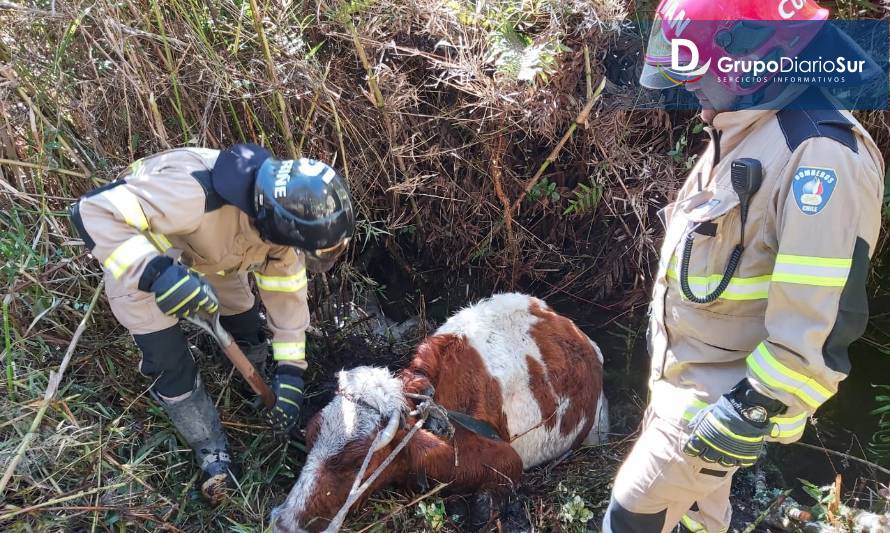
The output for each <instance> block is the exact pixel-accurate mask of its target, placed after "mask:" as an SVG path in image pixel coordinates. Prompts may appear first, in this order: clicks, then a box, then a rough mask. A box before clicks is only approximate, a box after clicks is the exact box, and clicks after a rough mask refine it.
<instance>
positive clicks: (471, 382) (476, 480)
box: [272, 293, 608, 532]
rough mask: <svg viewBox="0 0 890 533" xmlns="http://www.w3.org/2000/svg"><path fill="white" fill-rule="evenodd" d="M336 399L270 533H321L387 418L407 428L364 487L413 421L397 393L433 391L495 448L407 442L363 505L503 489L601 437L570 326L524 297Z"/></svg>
mask: <svg viewBox="0 0 890 533" xmlns="http://www.w3.org/2000/svg"><path fill="white" fill-rule="evenodd" d="M338 378H339V390H338V394H337V396H335V397H334V399H333V400H332V401H331V402H330V403H329V404H328V405H327V406H326V407H325V408H324V409H322V410H321V411H320V412H319V413H318V414H316V415H315V417H314V418H313V419H312V420H311V421H310V422H309V425H308V427H307V444H308V446H310V447H311V449H310V451H309V456H308V457H307V459H306V464H305V466H304V467H303V471H302V473H301V474H300V478H299V479H298V480H297V482H296V484H295V485H294V486H293V488H292V489H291V491H290V494H289V495H288V497H287V500H286V501H285V502H284V503H283V504H282V505H281V506H279V507H277V508H276V509H275V510H274V511H273V512H272V526H273V531H275V532H295V531H302V530H304V529H305V530H311V531H318V530H321V529H324V528H325V527H326V526H327V525H328V522H329V520H330V519H331V518H332V517H333V516H334V515H335V514H336V513H337V511H338V510H339V509H340V507H341V506H342V505H343V503H344V502H345V501H346V498H347V494H348V492H349V489H350V487H351V485H352V483H353V480H354V478H355V476H356V475H357V473H358V471H359V468H360V467H361V464H362V461H363V460H364V458H365V455H366V454H367V452H368V450H369V448H370V446H371V443H372V441H373V440H374V438H375V437H376V436H377V434H378V433H379V432H381V431H383V428H385V427H395V426H390V425H389V424H388V422H390V421H391V420H394V419H393V418H392V417H406V416H407V417H408V419H407V422H408V423H407V424H406V425H403V426H401V427H400V428H399V429H398V430H397V431H396V432H395V435H394V436H393V438H392V439H391V440H390V442H389V443H388V444H386V445H385V446H383V447H381V448H379V450H378V451H377V452H375V453H374V455H373V457H372V459H371V462H370V465H369V467H368V469H367V472H366V474H365V477H366V478H367V476H368V475H370V473H371V472H373V471H374V470H375V469H376V468H377V466H378V465H380V464H381V463H382V462H383V460H384V459H385V458H386V457H387V456H388V455H389V453H390V451H392V449H393V448H394V447H395V446H396V445H397V444H398V443H399V442H401V440H402V437H404V435H405V434H406V432H407V429H406V428H407V427H410V426H411V425H412V424H413V423H414V422H415V420H414V419H412V417H411V416H410V415H407V413H408V412H409V411H410V409H412V408H413V407H414V400H411V399H410V398H408V397H406V393H415V394H423V393H425V392H427V391H430V390H435V396H434V398H435V401H436V402H437V403H438V404H440V405H441V406H443V407H445V408H447V409H450V410H453V411H459V412H461V413H465V414H468V415H470V416H472V417H474V418H476V419H477V420H480V421H483V422H485V423H487V424H489V425H490V426H492V427H493V428H494V429H495V430H496V431H497V433H498V435H499V436H500V439H501V440H495V439H490V438H485V437H482V436H480V435H479V434H477V433H474V432H471V431H469V430H467V429H465V428H464V427H462V426H460V425H456V424H455V426H454V427H455V433H454V436H453V438H452V439H450V440H449V439H448V438H447V437H446V436H442V435H439V434H437V433H435V432H433V431H428V430H426V429H422V430H420V431H418V432H417V433H416V434H415V436H414V437H413V439H412V440H411V441H410V442H409V443H408V445H407V446H406V447H405V449H403V450H402V451H401V452H400V453H399V454H398V455H397V456H396V457H395V460H394V461H393V462H392V463H391V464H390V465H389V466H388V467H387V468H386V470H385V471H384V472H383V473H382V474H381V475H380V477H379V478H378V479H377V480H376V481H375V482H374V483H373V485H371V487H370V490H368V491H367V492H366V493H365V494H364V496H368V495H370V494H371V493H372V492H373V491H375V490H377V489H380V488H382V487H385V486H390V485H395V486H398V487H403V488H417V487H418V483H419V481H418V480H421V482H423V481H424V480H429V481H431V482H448V483H451V485H450V486H449V490H451V491H455V492H475V491H479V490H492V489H493V490H498V489H499V488H504V487H506V488H509V487H511V486H513V485H515V484H516V483H517V482H518V481H519V477H520V475H521V473H522V470H523V469H525V468H530V467H533V466H535V465H538V464H541V463H543V462H545V461H549V460H552V459H554V458H557V457H559V456H560V455H562V454H563V453H565V452H566V451H568V450H569V449H571V448H573V447H576V446H579V445H580V444H582V443H591V444H593V443H599V442H602V441H603V440H604V439H605V433H606V431H607V426H608V415H607V408H606V400H605V397H604V396H603V394H602V354H601V353H600V351H599V348H598V347H597V346H596V344H595V343H593V341H591V340H590V339H589V338H588V337H587V336H586V335H584V334H583V333H582V332H581V331H580V330H579V329H578V328H577V327H576V326H575V324H574V323H572V321H571V320H569V319H567V318H565V317H563V316H560V315H558V314H556V313H555V312H553V311H551V310H550V309H549V308H548V307H547V305H546V304H545V303H544V302H543V301H541V300H539V299H536V298H533V297H531V296H527V295H524V294H515V293H512V294H498V295H495V296H493V297H491V298H489V299H486V300H483V301H481V302H479V303H477V304H475V305H473V306H471V307H468V308H466V309H463V310H462V311H460V312H458V313H457V314H456V315H454V316H452V317H451V318H450V319H448V321H446V322H445V324H443V325H442V327H440V328H439V329H438V331H436V333H435V334H434V335H432V336H431V337H428V338H427V339H425V340H424V342H423V343H422V344H421V345H420V347H419V348H418V349H417V352H416V355H415V357H414V359H413V361H412V362H411V364H410V365H409V366H408V367H407V368H405V369H404V370H402V371H401V372H399V373H398V375H396V376H393V375H392V374H391V373H390V372H389V371H388V370H386V369H384V368H373V367H358V368H353V369H351V370H344V371H341V372H340V373H339V374H338Z"/></svg>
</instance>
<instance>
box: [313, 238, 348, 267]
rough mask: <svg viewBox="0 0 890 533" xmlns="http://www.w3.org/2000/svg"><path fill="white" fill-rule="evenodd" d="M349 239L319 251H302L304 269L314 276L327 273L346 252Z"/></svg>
mask: <svg viewBox="0 0 890 533" xmlns="http://www.w3.org/2000/svg"><path fill="white" fill-rule="evenodd" d="M348 244H349V239H348V238H347V239H343V240H342V241H340V242H338V243H337V244H335V245H334V246H331V247H330V248H321V249H319V250H304V252H303V253H304V254H305V256H306V268H307V269H309V271H310V272H312V273H314V274H320V273H322V272H327V271H328V270H330V269H331V267H332V266H334V263H335V262H336V261H337V259H338V258H339V257H340V256H341V255H343V252H345V251H346V246H347V245H348Z"/></svg>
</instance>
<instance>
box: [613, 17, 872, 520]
mask: <svg viewBox="0 0 890 533" xmlns="http://www.w3.org/2000/svg"><path fill="white" fill-rule="evenodd" d="M783 10H784V11H783ZM827 15H828V13H827V11H826V10H824V9H822V8H820V7H819V6H818V5H816V4H815V3H814V2H813V1H811V0H807V1H804V0H801V1H799V2H797V1H795V2H788V1H786V0H770V1H764V2H748V1H727V2H713V1H712V0H664V1H663V2H662V3H661V5H660V6H659V8H658V17H657V18H656V21H655V25H654V27H653V29H652V37H650V41H649V48H648V50H647V54H646V63H647V65H646V67H645V68H644V70H643V74H642V79H641V81H642V83H643V85H645V86H647V87H650V88H664V87H666V86H671V85H675V84H677V83H679V82H683V83H685V86H686V87H685V88H686V89H687V90H689V91H692V92H693V93H694V94H695V95H696V96H697V97H698V100H699V102H700V103H701V105H702V107H703V111H702V118H703V120H704V121H705V122H706V123H708V124H709V127H708V132H709V134H710V137H711V142H710V144H709V146H708V147H707V149H706V150H705V152H704V154H703V155H702V156H701V158H700V159H699V161H698V162H697V164H696V165H695V166H694V168H693V169H692V172H691V173H690V175H689V177H688V178H687V180H686V182H685V184H684V185H683V187H682V188H681V190H680V192H679V194H678V197H677V199H676V201H675V202H673V203H671V204H670V205H668V206H667V208H666V209H665V213H664V214H665V222H666V235H665V239H664V243H663V245H662V247H661V259H660V263H659V267H658V274H657V277H656V279H655V287H654V291H653V299H652V304H651V308H650V311H651V318H650V326H649V337H650V338H649V342H650V346H649V349H650V353H651V357H652V368H651V376H650V389H651V399H650V404H649V408H648V409H647V412H646V415H645V419H644V427H643V431H642V434H641V435H640V438H639V440H638V441H637V443H636V445H635V446H634V448H633V450H632V451H631V453H630V455H629V456H628V458H627V459H626V461H625V462H624V464H623V465H622V467H621V470H620V471H619V473H618V476H617V479H616V481H615V484H614V488H613V492H612V500H611V503H610V505H609V508H608V510H607V511H606V516H605V520H604V523H603V529H604V531H606V532H610V533H658V532H667V531H672V530H674V529H675V528H677V527H678V524H681V526H680V527H681V529H682V528H686V529H688V530H690V531H694V532H705V531H709V532H712V533H714V532H719V531H726V529H727V528H728V526H729V521H730V516H731V509H730V504H729V491H730V484H731V481H732V476H733V474H734V472H735V471H736V470H737V469H738V468H739V467H747V466H751V465H752V464H754V462H755V461H756V460H757V458H758V457H759V456H760V454H761V452H762V451H763V447H764V441H775V442H780V443H789V442H793V441H795V440H797V439H799V438H800V436H801V435H802V434H803V431H804V427H805V425H806V422H807V419H808V417H810V416H811V415H813V413H814V412H815V411H816V409H818V408H819V406H820V405H822V403H824V402H825V401H826V400H828V399H829V398H830V397H831V396H832V395H833V394H834V393H835V392H836V391H837V387H838V383H839V382H840V381H841V380H843V379H844V378H845V377H846V375H847V374H848V373H849V371H850V361H849V358H848V353H847V349H848V347H849V345H850V343H851V342H852V341H853V340H855V339H856V338H858V337H859V336H860V335H861V334H862V333H863V331H864V329H865V326H866V321H867V317H868V308H867V302H866V288H865V283H866V276H867V273H868V270H869V259H870V256H871V254H872V252H873V250H874V247H875V243H876V241H877V237H878V231H879V227H880V209H881V199H882V195H883V183H882V182H883V176H884V163H883V160H882V158H881V156H880V154H879V152H878V149H877V147H876V146H875V143H874V142H873V141H872V139H871V137H870V136H869V135H868V133H867V132H866V131H865V130H864V129H863V128H862V126H861V125H860V124H859V123H858V122H857V121H856V119H854V118H853V116H852V115H851V114H850V113H849V112H847V111H839V110H837V109H836V108H835V107H834V105H833V104H832V101H833V100H832V99H831V97H829V96H828V95H827V94H825V93H823V92H822V90H821V89H819V88H814V87H810V88H802V87H787V86H786V87H779V86H778V85H777V84H776V83H774V82H769V81H763V80H757V81H755V82H753V83H742V84H737V83H736V82H735V81H736V80H733V79H732V78H726V77H724V78H720V77H718V76H716V75H715V74H714V73H713V71H707V72H705V73H704V74H703V76H702V75H701V73H698V78H694V79H690V78H684V77H683V74H684V73H683V72H677V71H676V70H674V71H672V70H671V67H670V65H671V64H672V63H671V46H670V44H669V43H670V40H671V39H673V38H677V36H678V32H679V31H685V33H684V35H683V37H684V38H687V39H688V40H690V41H693V42H694V43H695V44H696V45H697V50H698V52H699V53H700V54H701V59H700V62H701V63H705V62H706V61H707V60H708V59H712V58H716V57H717V56H718V55H721V54H722V55H733V53H735V54H759V55H760V57H766V56H767V55H768V54H771V53H779V54H781V55H782V56H789V57H794V56H796V55H797V53H798V52H801V50H802V49H803V47H804V46H805V45H807V41H808V40H809V41H812V44H815V41H814V40H813V39H816V38H815V37H813V36H814V35H815V31H811V30H812V26H808V25H802V26H801V25H797V26H795V25H794V24H793V23H794V22H799V21H815V22H818V23H820V24H822V27H825V28H827V26H826V25H825V24H824V23H822V21H824V20H825V19H826V18H827ZM779 19H783V20H790V21H791V23H789V25H787V26H785V25H779V24H776V25H774V26H772V27H771V31H758V30H763V26H762V25H758V24H757V23H755V22H751V21H770V20H779ZM739 20H745V21H746V22H745V23H742V24H739V23H738V21H739ZM697 21H711V22H708V23H707V24H711V26H710V28H711V31H710V32H706V31H703V30H702V26H696V23H697ZM840 45H841V42H840V40H839V41H838V42H837V43H832V46H840ZM848 57H849V56H848ZM714 64H716V59H715V60H714V61H712V66H713V65H714ZM712 68H713V67H712ZM751 104H755V106H754V107H751ZM765 104H772V105H765ZM746 106H747V108H745V107H746Z"/></svg>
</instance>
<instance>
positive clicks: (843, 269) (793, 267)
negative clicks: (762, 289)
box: [773, 254, 853, 287]
mask: <svg viewBox="0 0 890 533" xmlns="http://www.w3.org/2000/svg"><path fill="white" fill-rule="evenodd" d="M852 265H853V260H852V259H849V258H841V257H815V256H807V255H789V254H779V255H777V256H776V265H775V267H774V269H773V281H775V282H778V283H796V284H798V285H815V286H817V287H843V286H844V285H845V284H846V283H847V277H848V276H849V275H850V267H851V266H852Z"/></svg>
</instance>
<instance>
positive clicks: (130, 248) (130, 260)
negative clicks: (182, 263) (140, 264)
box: [102, 235, 158, 279]
mask: <svg viewBox="0 0 890 533" xmlns="http://www.w3.org/2000/svg"><path fill="white" fill-rule="evenodd" d="M157 252H158V251H157V249H156V248H155V247H154V246H153V245H152V244H151V243H150V242H149V241H148V239H146V238H145V236H144V235H134V236H132V237H130V238H129V239H127V240H126V241H124V243H123V244H121V245H120V246H118V247H117V248H115V249H114V251H113V252H111V255H109V256H108V258H107V259H105V261H103V262H102V265H103V266H105V268H106V269H107V270H108V271H109V272H110V273H111V275H112V276H114V279H119V278H120V277H121V276H122V275H123V274H124V272H126V271H127V269H128V268H130V267H131V266H133V264H134V263H136V262H137V261H139V260H140V259H142V258H143V257H145V256H146V255H149V254H155V253H157Z"/></svg>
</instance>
